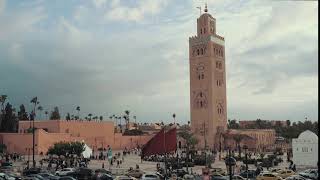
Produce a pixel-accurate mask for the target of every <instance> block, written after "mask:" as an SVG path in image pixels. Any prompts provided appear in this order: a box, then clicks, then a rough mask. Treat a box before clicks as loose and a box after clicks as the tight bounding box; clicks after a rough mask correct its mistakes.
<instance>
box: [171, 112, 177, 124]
mask: <svg viewBox="0 0 320 180" xmlns="http://www.w3.org/2000/svg"><path fill="white" fill-rule="evenodd" d="M172 117H173V123H174V124H175V123H176V114H175V113H173V114H172Z"/></svg>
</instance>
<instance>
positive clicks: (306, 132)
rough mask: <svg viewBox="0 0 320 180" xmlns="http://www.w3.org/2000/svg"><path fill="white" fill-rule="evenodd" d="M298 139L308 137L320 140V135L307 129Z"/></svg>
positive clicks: (308, 138)
mask: <svg viewBox="0 0 320 180" xmlns="http://www.w3.org/2000/svg"><path fill="white" fill-rule="evenodd" d="M298 139H307V140H317V141H318V136H317V135H316V134H315V133H313V132H312V131H309V130H306V131H303V132H302V133H301V134H300V135H299V137H298Z"/></svg>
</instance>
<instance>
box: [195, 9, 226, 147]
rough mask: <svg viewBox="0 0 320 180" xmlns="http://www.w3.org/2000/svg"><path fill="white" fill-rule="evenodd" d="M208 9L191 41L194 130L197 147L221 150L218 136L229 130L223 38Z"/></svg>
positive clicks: (199, 20)
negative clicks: (197, 140) (218, 32)
mask: <svg viewBox="0 0 320 180" xmlns="http://www.w3.org/2000/svg"><path fill="white" fill-rule="evenodd" d="M216 32H217V31H216V19H215V18H213V17H212V16H211V15H210V14H209V13H208V10H207V7H206V8H205V10H204V13H203V14H202V15H201V16H200V17H199V18H198V19H197V36H193V37H190V38H189V64H190V107H191V129H192V132H193V133H194V134H195V135H196V137H197V138H198V139H199V144H198V148H200V149H203V148H204V147H205V144H207V148H208V149H213V148H214V147H215V148H217V149H218V146H217V145H218V144H219V142H217V141H218V139H219V138H218V137H216V136H217V133H219V132H222V131H224V130H226V128H227V97H226V68H225V64H226V63H225V48H224V38H223V37H221V36H219V35H218V34H217V33H216Z"/></svg>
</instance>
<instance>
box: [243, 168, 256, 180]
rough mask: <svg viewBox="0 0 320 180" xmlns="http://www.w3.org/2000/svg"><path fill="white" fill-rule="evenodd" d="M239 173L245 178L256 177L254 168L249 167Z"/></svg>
mask: <svg viewBox="0 0 320 180" xmlns="http://www.w3.org/2000/svg"><path fill="white" fill-rule="evenodd" d="M239 175H240V176H242V177H244V178H250V179H254V178H256V171H255V170H253V169H248V170H245V171H243V172H241V173H240V174H239Z"/></svg>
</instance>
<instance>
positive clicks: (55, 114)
mask: <svg viewBox="0 0 320 180" xmlns="http://www.w3.org/2000/svg"><path fill="white" fill-rule="evenodd" d="M50 119H51V120H59V119H60V113H59V108H58V107H57V106H56V107H54V109H53V111H52V112H51V115H50Z"/></svg>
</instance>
